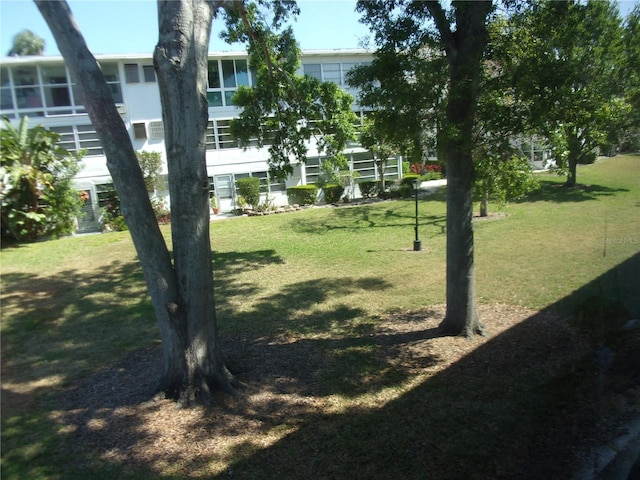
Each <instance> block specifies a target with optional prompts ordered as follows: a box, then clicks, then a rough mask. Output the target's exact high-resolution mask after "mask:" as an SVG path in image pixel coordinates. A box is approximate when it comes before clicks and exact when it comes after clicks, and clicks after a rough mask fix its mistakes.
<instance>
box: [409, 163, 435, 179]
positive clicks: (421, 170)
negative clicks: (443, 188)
mask: <svg viewBox="0 0 640 480" xmlns="http://www.w3.org/2000/svg"><path fill="white" fill-rule="evenodd" d="M409 170H410V171H411V173H412V174H414V175H420V178H421V179H422V180H423V181H425V182H426V181H428V180H439V179H441V178H442V166H441V165H438V164H437V163H429V164H426V165H424V164H422V163H414V164H412V165H411V167H410V168H409Z"/></svg>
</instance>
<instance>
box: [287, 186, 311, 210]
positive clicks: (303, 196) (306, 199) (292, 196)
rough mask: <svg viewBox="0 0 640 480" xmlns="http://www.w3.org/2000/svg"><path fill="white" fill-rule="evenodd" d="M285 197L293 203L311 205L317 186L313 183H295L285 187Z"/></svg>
mask: <svg viewBox="0 0 640 480" xmlns="http://www.w3.org/2000/svg"><path fill="white" fill-rule="evenodd" d="M287 197H289V200H290V201H292V202H293V203H298V204H300V205H313V204H314V203H316V198H317V197H318V187H316V186H315V185H297V186H295V187H289V188H287Z"/></svg>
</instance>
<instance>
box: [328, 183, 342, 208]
mask: <svg viewBox="0 0 640 480" xmlns="http://www.w3.org/2000/svg"><path fill="white" fill-rule="evenodd" d="M323 190H324V201H325V202H326V203H336V202H338V201H340V197H342V194H343V193H344V187H343V186H342V185H336V184H335V183H329V184H327V185H325V186H324V188H323Z"/></svg>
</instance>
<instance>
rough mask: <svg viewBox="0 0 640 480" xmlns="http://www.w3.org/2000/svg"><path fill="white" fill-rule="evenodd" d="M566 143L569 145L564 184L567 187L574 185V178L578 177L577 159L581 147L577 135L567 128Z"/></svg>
mask: <svg viewBox="0 0 640 480" xmlns="http://www.w3.org/2000/svg"><path fill="white" fill-rule="evenodd" d="M567 145H568V147H569V155H568V158H567V170H568V171H567V182H566V183H565V186H567V187H575V186H576V180H577V177H578V161H579V159H580V155H581V153H582V148H581V145H580V139H579V138H578V135H577V134H576V133H575V132H573V131H571V130H569V131H568V132H567Z"/></svg>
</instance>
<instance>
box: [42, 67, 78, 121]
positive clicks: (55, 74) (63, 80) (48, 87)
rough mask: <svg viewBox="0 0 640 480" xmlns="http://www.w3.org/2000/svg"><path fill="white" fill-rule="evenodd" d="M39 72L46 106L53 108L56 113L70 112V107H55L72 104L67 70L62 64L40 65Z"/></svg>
mask: <svg viewBox="0 0 640 480" xmlns="http://www.w3.org/2000/svg"><path fill="white" fill-rule="evenodd" d="M40 74H41V75H42V85H43V91H44V101H45V105H46V106H47V108H54V109H55V110H56V113H58V114H68V113H72V110H71V109H70V108H67V109H62V110H60V109H58V108H56V107H71V106H72V104H71V92H70V90H69V82H68V81H67V70H66V68H65V67H64V65H55V66H45V67H41V68H40Z"/></svg>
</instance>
